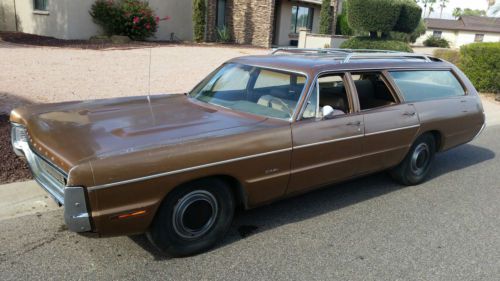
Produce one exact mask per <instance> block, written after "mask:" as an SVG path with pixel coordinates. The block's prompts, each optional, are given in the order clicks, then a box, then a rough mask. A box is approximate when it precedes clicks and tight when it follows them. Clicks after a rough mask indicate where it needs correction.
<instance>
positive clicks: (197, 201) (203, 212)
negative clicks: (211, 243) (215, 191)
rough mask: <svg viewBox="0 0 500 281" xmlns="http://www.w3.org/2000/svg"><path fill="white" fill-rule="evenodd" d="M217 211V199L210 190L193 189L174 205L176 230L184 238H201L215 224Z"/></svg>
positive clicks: (173, 215) (173, 216) (173, 218)
mask: <svg viewBox="0 0 500 281" xmlns="http://www.w3.org/2000/svg"><path fill="white" fill-rule="evenodd" d="M217 212H218V205H217V200H216V199H215V197H214V196H213V195H212V194H211V193H210V192H208V191H205V190H195V191H192V192H190V193H188V194H186V195H185V196H184V197H182V198H181V199H179V201H178V202H177V204H176V205H175V207H174V212H173V214H172V221H173V227H174V231H175V233H176V234H177V235H179V236H180V237H182V238H184V239H196V238H199V237H201V236H203V235H204V234H206V233H207V232H208V231H209V230H210V228H211V227H212V226H213V225H214V223H215V219H216V217H217Z"/></svg>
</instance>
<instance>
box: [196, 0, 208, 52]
mask: <svg viewBox="0 0 500 281" xmlns="http://www.w3.org/2000/svg"><path fill="white" fill-rule="evenodd" d="M206 10H207V7H206V6H205V0H194V3H193V29H194V41H196V42H202V41H203V40H205V14H206Z"/></svg>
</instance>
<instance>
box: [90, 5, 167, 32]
mask: <svg viewBox="0 0 500 281" xmlns="http://www.w3.org/2000/svg"><path fill="white" fill-rule="evenodd" d="M90 15H91V16H92V18H93V19H94V22H95V23H97V24H99V25H100V26H101V27H102V28H103V29H104V32H106V34H107V35H124V36H128V37H130V38H132V39H134V40H144V39H146V38H148V37H151V36H154V34H155V32H156V31H157V30H158V23H159V22H160V21H162V20H168V19H169V17H164V18H159V17H158V16H156V15H155V14H154V13H153V11H152V10H151V8H150V7H149V4H148V3H147V2H143V1H139V0H115V1H114V0H97V1H96V2H95V3H94V4H93V5H92V7H91V8H90Z"/></svg>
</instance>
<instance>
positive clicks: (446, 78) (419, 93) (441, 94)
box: [390, 71, 465, 102]
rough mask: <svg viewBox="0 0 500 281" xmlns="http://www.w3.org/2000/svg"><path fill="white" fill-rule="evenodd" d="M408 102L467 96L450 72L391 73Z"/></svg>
mask: <svg viewBox="0 0 500 281" xmlns="http://www.w3.org/2000/svg"><path fill="white" fill-rule="evenodd" d="M390 73H391V75H392V78H393V79H394V81H395V82H396V85H397V86H398V87H399V89H400V90H401V93H402V95H403V96H404V98H405V100H406V101H408V102H413V101H421V100H429V99H439V98H447V97H454V96H463V95H465V91H464V88H463V87H462V85H461V84H460V82H458V80H457V78H456V77H455V75H453V73H451V72H450V71H393V72H390Z"/></svg>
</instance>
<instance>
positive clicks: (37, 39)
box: [0, 31, 263, 50]
mask: <svg viewBox="0 0 500 281" xmlns="http://www.w3.org/2000/svg"><path fill="white" fill-rule="evenodd" d="M0 40H2V41H5V42H9V43H14V44H19V45H26V46H40V47H64V48H74V49H89V50H105V49H118V50H126V49H137V48H148V47H159V46H178V45H185V46H197V47H214V46H216V47H221V48H242V47H244V48H255V49H263V48H262V47H258V46H252V45H239V44H219V43H194V42H182V41H131V42H129V43H124V44H114V43H92V42H90V41H89V40H64V39H57V38H54V37H49V36H40V35H35V34H27V33H22V32H6V31H4V32H0Z"/></svg>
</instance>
